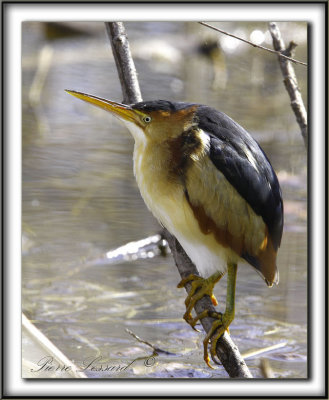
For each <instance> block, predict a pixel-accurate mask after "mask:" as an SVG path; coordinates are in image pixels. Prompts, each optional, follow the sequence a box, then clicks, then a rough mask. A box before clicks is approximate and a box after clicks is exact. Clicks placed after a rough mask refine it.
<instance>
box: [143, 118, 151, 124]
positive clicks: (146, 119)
mask: <svg viewBox="0 0 329 400" xmlns="http://www.w3.org/2000/svg"><path fill="white" fill-rule="evenodd" d="M143 121H144V122H146V123H147V124H148V123H149V122H151V121H152V118H151V117H148V116H147V117H144V118H143Z"/></svg>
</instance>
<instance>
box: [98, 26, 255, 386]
mask: <svg viewBox="0 0 329 400" xmlns="http://www.w3.org/2000/svg"><path fill="white" fill-rule="evenodd" d="M105 25H106V30H107V33H108V35H109V39H110V41H111V44H112V50H113V55H114V58H115V61H116V65H117V69H118V74H119V77H120V82H121V86H122V91H123V95H124V103H128V104H129V103H130V104H131V103H136V102H138V101H141V100H142V96H141V92H140V89H139V84H138V78H137V73H136V69H135V65H134V61H133V59H132V57H131V53H130V49H129V43H128V39H127V35H126V33H125V28H124V25H123V23H122V22H106V23H105ZM164 236H165V238H166V239H167V241H168V243H169V246H170V249H171V251H172V254H173V256H174V259H175V263H176V266H177V269H178V271H179V273H180V275H181V277H182V278H185V277H187V276H188V275H190V274H199V273H198V270H197V269H196V267H195V265H194V264H193V263H192V261H191V260H190V258H189V257H188V255H187V254H186V253H185V251H184V249H183V248H182V246H181V245H180V243H179V242H178V240H177V239H176V238H175V237H174V236H172V235H171V234H170V233H169V232H168V231H167V230H166V229H165V230H164ZM185 289H186V291H187V292H189V291H190V289H191V285H190V284H189V283H187V284H186V285H185ZM194 309H195V311H196V313H197V314H199V313H201V312H202V311H205V310H209V311H216V310H215V308H214V307H213V305H212V302H211V300H210V297H209V296H204V297H203V298H202V299H200V300H199V301H198V302H197V303H196V305H195V307H194ZM214 320H215V319H214V318H211V317H206V318H203V319H202V320H201V324H202V326H203V328H204V330H205V331H206V332H208V331H209V330H210V328H211V326H212V323H213V321H214ZM216 352H217V356H218V358H219V359H220V360H221V362H222V364H223V366H224V368H225V369H226V371H227V372H228V374H229V376H230V377H232V378H252V375H251V373H250V371H249V369H248V367H247V365H246V363H245V362H244V360H243V358H242V357H241V354H240V352H239V350H238V348H237V347H236V345H235V344H234V343H233V341H232V339H231V338H230V336H229V335H228V334H227V333H226V332H225V334H224V335H223V336H222V337H221V338H220V339H219V340H218V342H217V349H216Z"/></svg>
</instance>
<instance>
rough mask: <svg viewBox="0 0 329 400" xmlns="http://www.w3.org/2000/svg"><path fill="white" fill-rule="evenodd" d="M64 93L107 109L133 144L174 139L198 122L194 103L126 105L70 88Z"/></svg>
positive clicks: (164, 102)
mask: <svg viewBox="0 0 329 400" xmlns="http://www.w3.org/2000/svg"><path fill="white" fill-rule="evenodd" d="M66 92H67V93H69V94H71V95H72V96H75V97H77V98H79V99H81V100H84V101H86V102H88V103H90V104H93V105H95V106H97V107H99V108H102V109H104V110H106V111H109V112H110V113H111V114H113V115H114V116H115V117H117V118H118V119H119V120H121V121H122V122H123V123H124V124H125V125H126V126H127V128H128V129H129V130H130V132H131V134H132V135H133V137H134V139H135V141H136V143H145V142H147V143H148V142H153V143H157V142H158V143H159V142H162V141H164V140H168V139H169V138H173V139H174V138H176V137H178V136H179V135H181V134H182V133H183V132H186V131H188V130H189V129H190V128H191V127H193V126H195V125H196V124H197V121H196V118H195V113H196V109H197V105H196V104H190V103H172V102H169V101H166V100H156V101H146V102H140V103H135V104H130V105H125V104H121V103H117V102H115V101H111V100H106V99H103V98H100V97H96V96H93V95H90V94H85V93H81V92H76V91H73V90H66Z"/></svg>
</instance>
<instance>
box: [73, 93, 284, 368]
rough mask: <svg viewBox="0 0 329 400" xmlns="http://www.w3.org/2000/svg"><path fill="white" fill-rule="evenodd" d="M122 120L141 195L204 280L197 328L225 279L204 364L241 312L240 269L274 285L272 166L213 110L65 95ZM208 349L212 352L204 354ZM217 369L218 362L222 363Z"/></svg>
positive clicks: (197, 285) (192, 279) (277, 220)
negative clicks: (203, 307)
mask: <svg viewBox="0 0 329 400" xmlns="http://www.w3.org/2000/svg"><path fill="white" fill-rule="evenodd" d="M66 91H67V92H68V93H69V94H71V95H73V96H75V97H77V98H79V99H81V100H83V101H86V102H87V103H90V104H92V105H94V106H97V107H99V108H102V109H104V110H106V111H108V112H110V113H111V114H112V115H114V116H115V117H117V118H118V119H119V120H120V121H122V122H123V123H124V124H125V126H126V127H127V128H128V130H129V131H130V133H131V134H132V136H133V138H134V142H135V145H134V152H133V168H134V175H135V177H136V181H137V185H138V188H139V190H140V193H141V196H142V198H143V199H144V202H145V204H146V205H147V207H148V208H149V210H150V211H151V212H152V213H153V215H154V216H155V218H156V219H157V220H158V221H159V222H160V224H161V225H162V226H163V227H165V228H166V229H167V230H168V231H169V232H170V233H171V234H172V235H174V236H175V237H176V239H177V240H178V242H179V243H180V244H181V246H182V247H183V249H184V251H185V252H186V254H187V255H188V256H189V258H190V259H191V260H192V262H193V263H194V264H195V266H196V268H197V270H198V272H199V274H198V275H196V274H191V275H189V276H187V277H184V278H183V279H182V280H181V281H180V282H179V284H178V287H183V286H184V285H185V284H186V283H188V282H189V283H190V284H191V290H190V292H189V294H188V296H187V298H186V300H185V306H186V312H185V314H184V319H185V320H186V322H187V323H189V324H190V325H191V327H192V328H193V329H195V325H196V324H197V322H198V321H199V320H200V319H201V318H203V317H204V316H206V315H207V312H206V313H202V315H200V314H199V315H196V317H194V318H193V317H192V309H193V307H194V305H195V303H196V302H197V301H198V300H199V299H201V298H202V297H203V296H204V295H209V296H210V298H211V300H212V302H213V304H214V305H217V304H218V302H217V300H216V297H215V296H214V294H213V289H214V286H215V284H217V283H218V282H219V281H220V279H221V278H222V277H223V276H224V275H225V274H226V273H227V289H226V304H225V310H224V312H216V313H215V314H216V315H214V313H212V314H211V316H215V317H216V319H215V321H214V322H213V325H212V327H211V329H210V331H209V332H208V333H207V335H206V336H205V339H204V341H203V351H204V361H205V362H206V364H207V365H208V366H209V367H211V368H212V366H211V364H210V358H209V353H210V355H211V358H212V360H213V361H214V362H216V359H215V357H216V345H217V342H218V340H219V338H220V337H221V336H222V335H223V334H224V332H225V331H229V326H230V324H231V322H232V321H233V319H234V316H235V289H236V278H237V267H238V264H239V263H244V264H246V263H248V264H250V265H251V266H252V267H253V268H254V269H255V270H256V271H257V272H258V273H259V274H260V276H261V277H262V278H263V280H264V281H265V283H266V284H267V285H268V286H269V287H271V286H273V284H278V282H279V272H278V268H277V264H276V259H277V253H278V249H279V247H280V244H281V238H282V232H283V223H284V218H283V200H282V192H281V188H280V184H279V181H278V178H277V175H276V173H275V172H274V169H273V167H272V165H271V163H270V161H269V159H268V157H267V156H266V154H265V152H264V151H263V150H262V148H261V147H260V145H259V144H258V143H257V141H256V140H254V139H253V138H252V136H251V135H250V134H249V133H248V132H247V131H246V130H245V129H244V128H243V127H242V126H241V125H239V124H238V123H237V122H235V121H234V120H233V119H231V118H230V117H229V116H228V115H226V114H225V113H224V112H221V111H218V110H216V109H214V108H212V107H210V106H207V105H202V104H197V103H188V102H172V101H168V100H152V101H142V102H137V103H134V104H129V105H127V104H121V103H119V102H115V101H111V100H107V99H104V98H101V97H97V96H94V95H90V94H86V93H82V92H78V91H74V90H66ZM209 344H210V350H209V349H208V347H209ZM217 364H218V362H217Z"/></svg>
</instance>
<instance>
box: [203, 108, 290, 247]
mask: <svg viewBox="0 0 329 400" xmlns="http://www.w3.org/2000/svg"><path fill="white" fill-rule="evenodd" d="M197 118H198V121H199V127H200V128H201V129H202V130H203V131H205V132H207V133H208V134H209V136H210V158H211V161H212V162H213V164H214V165H215V166H216V168H217V169H218V170H220V171H221V172H222V174H223V175H224V176H225V178H226V179H227V180H228V181H229V182H230V184H231V185H232V186H233V187H234V188H235V189H236V190H237V192H238V193H239V194H240V195H241V196H242V197H243V198H244V199H245V200H246V201H247V202H248V204H249V205H250V206H251V208H252V209H253V210H254V212H255V213H256V214H257V215H260V216H261V217H262V218H263V220H264V222H265V224H266V225H267V228H268V231H269V234H270V237H271V239H272V242H273V246H274V249H275V250H277V249H278V247H279V246H280V243H281V237H282V229H283V203H282V196H281V189H280V185H279V182H278V179H277V176H276V174H275V172H274V170H273V168H272V166H271V164H270V162H269V160H268V158H267V157H266V155H265V153H264V151H263V150H262V149H261V147H260V146H259V144H258V143H257V142H256V141H255V140H254V139H253V138H252V137H251V136H250V135H249V133H248V132H247V131H246V130H245V129H243V128H242V127H241V126H240V125H239V124H237V123H236V122H234V121H233V120H232V119H231V118H229V117H228V116H227V115H226V114H224V113H222V112H219V111H217V110H214V109H212V108H210V107H207V106H200V107H199V108H198V110H197Z"/></svg>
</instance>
